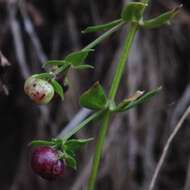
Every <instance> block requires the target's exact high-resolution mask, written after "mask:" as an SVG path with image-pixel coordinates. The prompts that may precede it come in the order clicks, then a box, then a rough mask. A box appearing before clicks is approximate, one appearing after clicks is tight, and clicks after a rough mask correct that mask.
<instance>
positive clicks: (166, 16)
mask: <svg viewBox="0 0 190 190" xmlns="http://www.w3.org/2000/svg"><path fill="white" fill-rule="evenodd" d="M181 8H182V5H180V6H179V7H177V8H175V9H173V10H171V11H168V12H166V13H163V14H161V15H160V16H158V17H155V18H153V19H150V20H146V21H144V22H142V26H143V27H145V28H149V29H151V28H158V27H160V26H162V25H164V24H168V23H169V22H170V21H171V19H173V18H174V17H175V16H176V15H177V14H178V12H179V10H180V9H181Z"/></svg>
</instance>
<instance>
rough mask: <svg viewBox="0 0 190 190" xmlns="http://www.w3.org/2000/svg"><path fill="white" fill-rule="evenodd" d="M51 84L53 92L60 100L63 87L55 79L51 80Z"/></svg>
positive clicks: (62, 96) (62, 97) (62, 95)
mask: <svg viewBox="0 0 190 190" xmlns="http://www.w3.org/2000/svg"><path fill="white" fill-rule="evenodd" d="M51 84H52V86H53V88H54V90H55V92H56V93H57V94H58V95H59V96H60V97H61V99H62V100H64V91H63V87H62V86H61V84H59V82H57V81H56V80H55V79H52V80H51Z"/></svg>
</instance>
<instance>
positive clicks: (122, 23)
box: [82, 21, 125, 50]
mask: <svg viewBox="0 0 190 190" xmlns="http://www.w3.org/2000/svg"><path fill="white" fill-rule="evenodd" d="M124 24H125V22H123V21H122V22H121V23H119V24H118V25H116V26H114V27H113V28H111V29H110V30H108V31H107V32H105V33H103V34H102V35H101V36H99V37H98V38H97V39H96V40H94V41H93V42H91V43H90V44H88V45H87V46H86V47H84V48H83V49H82V50H88V49H91V48H93V47H95V46H96V45H98V44H99V43H100V42H102V41H103V40H105V39H106V38H107V37H109V36H110V35H111V34H113V33H114V32H116V31H118V30H119V29H120V28H121V27H122V26H123V25H124Z"/></svg>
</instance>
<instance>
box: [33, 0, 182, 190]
mask: <svg viewBox="0 0 190 190" xmlns="http://www.w3.org/2000/svg"><path fill="white" fill-rule="evenodd" d="M148 3H149V1H148V0H143V1H142V2H131V3H128V4H127V5H126V6H125V7H124V8H123V10H122V12H121V16H120V18H119V19H116V20H114V21H112V22H109V23H106V24H102V25H98V26H90V27H87V28H86V29H85V30H83V31H82V32H83V33H88V32H97V31H105V33H103V34H102V35H101V36H100V37H98V38H97V39H96V40H94V41H93V42H92V43H90V44H89V45H87V46H86V47H85V48H83V49H82V50H80V51H77V52H72V53H70V54H69V55H67V56H66V57H65V59H64V60H51V61H48V62H47V63H46V64H45V65H44V67H45V68H46V69H47V70H48V71H47V72H45V73H42V74H36V75H34V76H33V77H37V78H39V79H41V80H44V81H47V82H48V83H49V84H51V85H52V87H53V88H54V91H55V92H56V93H58V94H59V95H60V96H61V98H62V99H63V98H64V89H63V87H62V86H61V85H60V84H59V83H58V82H57V80H56V78H57V76H58V75H61V76H62V77H63V78H64V79H65V80H66V77H67V73H68V71H69V70H70V69H76V70H80V69H93V67H92V66H91V65H87V64H85V63H84V62H85V60H86V58H87V57H88V55H89V54H90V53H92V52H93V51H94V50H93V48H94V47H95V46H96V45H97V44H99V43H101V42H102V41H103V40H104V39H106V38H107V37H108V36H110V35H111V34H112V33H114V32H116V31H117V30H119V29H120V28H122V27H123V26H124V25H128V26H129V29H128V35H127V37H126V39H125V42H124V47H123V50H122V52H121V55H120V58H119V63H118V65H117V67H116V71H115V74H114V78H113V81H112V84H111V88H110V90H109V93H108V95H107V94H106V92H105V91H104V88H103V87H102V86H101V84H100V83H99V82H96V83H95V84H93V85H92V87H90V88H89V89H88V90H87V91H86V92H84V93H83V94H82V95H81V96H80V105H81V106H82V107H85V108H88V109H91V110H93V111H94V113H93V114H92V115H90V116H89V117H88V118H87V119H85V120H84V121H83V122H82V123H80V124H79V125H78V126H76V127H75V128H74V129H71V130H70V131H69V132H68V133H67V134H66V135H65V136H64V137H63V138H62V139H52V140H50V141H42V140H35V141H32V142H31V145H33V146H50V147H53V148H54V149H56V150H58V151H59V153H60V155H61V156H60V157H59V159H60V160H64V162H65V164H66V165H67V166H69V167H71V168H74V169H76V160H75V151H76V150H77V149H78V148H80V147H81V146H82V145H84V144H86V143H88V142H89V141H91V140H92V139H78V140H77V139H70V138H71V137H72V136H73V135H74V134H75V133H77V132H78V131H79V130H80V129H81V128H83V127H85V126H86V125H87V124H88V123H89V122H91V121H92V120H94V119H96V118H98V117H99V118H101V121H102V126H101V128H100V129H99V135H98V139H97V144H96V150H95V155H94V159H93V166H92V172H91V175H90V178H89V181H88V186H87V189H88V190H93V189H94V186H95V180H96V176H97V172H98V168H99V162H100V158H101V152H102V147H103V144H104V140H105V136H106V131H107V129H108V126H109V121H110V117H111V116H112V114H114V113H120V112H124V111H128V110H129V109H131V108H134V107H136V106H138V105H139V104H142V103H144V102H146V101H148V100H149V99H150V98H152V97H153V96H155V95H156V94H158V93H159V92H160V90H161V87H158V88H156V89H153V90H151V91H148V92H145V91H137V92H136V93H135V94H134V95H132V96H130V97H128V98H126V99H124V100H123V101H121V102H120V103H116V102H115V97H116V95H117V91H118V88H119V84H120V81H121V77H122V74H123V71H124V68H125V64H126V60H127V58H128V55H129V52H130V48H131V46H132V44H133V40H134V38H135V35H136V33H137V31H138V30H140V29H141V28H144V29H152V28H157V27H160V26H162V25H164V24H168V23H169V22H170V21H171V19H172V18H173V17H174V16H175V15H176V14H177V13H178V11H179V9H180V8H181V6H179V7H177V8H176V9H173V10H171V11H168V12H166V13H164V14H162V15H160V16H158V17H156V18H152V19H149V20H144V19H143V13H144V10H145V8H146V7H147V6H148ZM45 103H46V102H45Z"/></svg>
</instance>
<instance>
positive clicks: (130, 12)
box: [121, 2, 147, 22]
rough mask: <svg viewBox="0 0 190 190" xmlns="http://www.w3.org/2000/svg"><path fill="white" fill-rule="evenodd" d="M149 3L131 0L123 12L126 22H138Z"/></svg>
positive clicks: (122, 15) (122, 16)
mask: <svg viewBox="0 0 190 190" xmlns="http://www.w3.org/2000/svg"><path fill="white" fill-rule="evenodd" d="M146 6H147V4H144V3H141V2H130V3H128V4H127V6H125V7H124V8H123V10H122V13H121V18H122V19H123V20H124V21H126V22H130V21H132V22H138V21H139V20H140V19H141V14H142V10H143V9H144V8H145V7H146Z"/></svg>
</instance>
